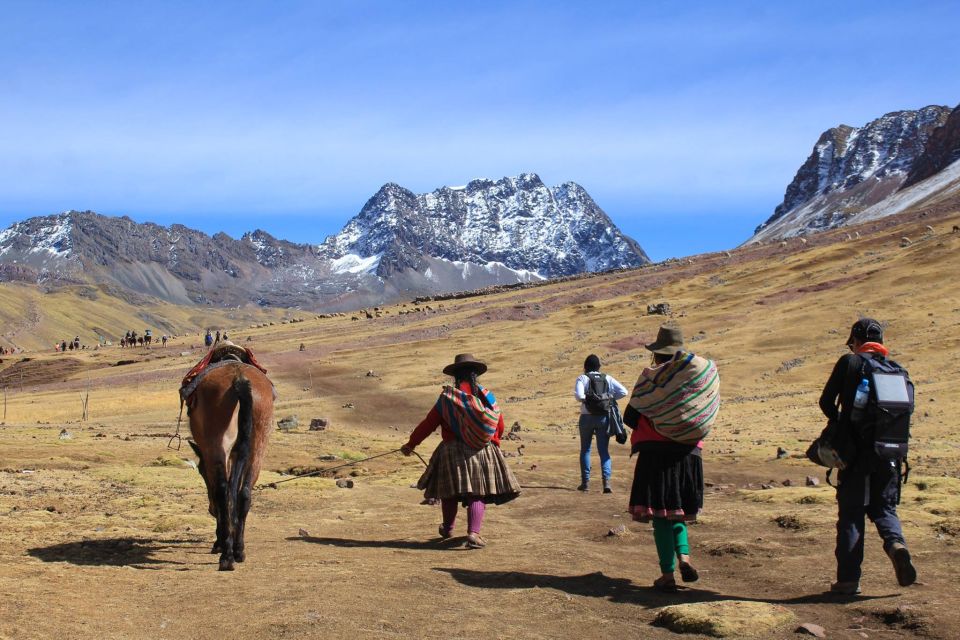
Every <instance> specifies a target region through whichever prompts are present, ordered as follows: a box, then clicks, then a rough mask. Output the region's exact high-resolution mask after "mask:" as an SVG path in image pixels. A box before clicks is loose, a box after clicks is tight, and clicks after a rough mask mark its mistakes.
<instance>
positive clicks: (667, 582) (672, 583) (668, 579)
mask: <svg viewBox="0 0 960 640" xmlns="http://www.w3.org/2000/svg"><path fill="white" fill-rule="evenodd" d="M653 588H654V589H656V590H657V591H662V592H664V593H676V592H677V591H679V587H677V581H676V579H675V578H674V577H673V576H660V577H659V578H657V579H656V580H654V581H653Z"/></svg>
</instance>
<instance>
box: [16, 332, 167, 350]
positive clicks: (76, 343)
mask: <svg viewBox="0 0 960 640" xmlns="http://www.w3.org/2000/svg"><path fill="white" fill-rule="evenodd" d="M169 339H170V336H168V335H166V334H163V335H162V336H160V340H159V343H160V344H161V345H162V346H164V347H165V346H167V341H168V340H169ZM119 342H120V347H121V348H126V347H136V346H141V347H149V346H151V344H153V330H152V329H145V330H144V332H143V333H142V334H138V333H137V332H136V331H133V330H131V331H127V332H126V333H125V334H124V335H123V336H122V337H121V338H120V341H119ZM101 344H109V343H107V342H106V338H104V337H103V336H100V337H99V341H98V343H97V344H96V345H95V347H94V349H99V348H100V346H101ZM86 348H87V345H85V344H81V342H80V336H76V337H74V338H73V340H61V341H60V342H57V343H55V344H54V345H53V349H54V351H56V352H58V353H63V352H66V351H77V350H80V349H86ZM3 353H4V352H3V351H0V354H3ZM6 353H12V351H11V350H9V349H8V350H7V351H6Z"/></svg>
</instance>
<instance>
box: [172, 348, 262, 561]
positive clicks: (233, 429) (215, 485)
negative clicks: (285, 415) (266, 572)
mask: <svg viewBox="0 0 960 640" xmlns="http://www.w3.org/2000/svg"><path fill="white" fill-rule="evenodd" d="M188 406H189V411H188V412H187V415H188V416H189V417H190V432H191V434H192V435H193V441H191V442H190V446H191V447H193V451H194V452H195V453H196V454H197V457H198V458H200V462H199V464H198V466H197V468H198V469H199V471H200V475H202V476H203V480H204V483H205V484H206V485H207V498H208V500H209V510H210V515H212V516H214V517H215V518H216V519H217V541H216V542H215V543H214V545H213V549H211V553H217V552H219V553H220V570H221V571H232V570H233V568H234V567H233V563H234V561H236V562H243V560H244V558H245V557H246V552H245V550H244V541H243V531H244V526H245V524H246V521H247V513H249V511H250V502H251V498H252V493H253V485H254V483H255V482H256V481H257V478H258V477H259V476H260V465H261V463H262V461H263V453H264V450H265V449H266V445H267V436H268V435H269V434H270V431H271V430H272V429H271V428H272V426H273V385H272V384H271V383H270V380H269V379H268V378H267V376H266V375H265V374H263V373H262V372H261V371H260V370H259V369H257V368H256V367H253V366H251V365H247V364H242V363H240V362H236V363H233V362H230V363H228V364H225V365H222V366H219V367H218V368H215V369H211V370H209V371H208V372H207V373H205V374H203V377H202V379H201V380H200V382H199V383H198V384H197V387H196V391H195V392H194V393H193V394H192V395H191V396H190V399H189V401H188Z"/></svg>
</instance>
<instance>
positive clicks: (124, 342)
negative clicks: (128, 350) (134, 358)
mask: <svg viewBox="0 0 960 640" xmlns="http://www.w3.org/2000/svg"><path fill="white" fill-rule="evenodd" d="M126 346H127V336H123V337H122V338H120V348H121V349H123V348H124V347H126Z"/></svg>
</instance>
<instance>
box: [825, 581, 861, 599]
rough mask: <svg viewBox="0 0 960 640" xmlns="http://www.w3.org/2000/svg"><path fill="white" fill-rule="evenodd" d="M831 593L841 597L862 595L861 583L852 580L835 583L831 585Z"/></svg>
mask: <svg viewBox="0 0 960 640" xmlns="http://www.w3.org/2000/svg"><path fill="white" fill-rule="evenodd" d="M830 593H835V594H837V595H841V596H855V595H857V594H859V593H860V581H859V580H851V581H849V582H834V583H833V584H832V585H830Z"/></svg>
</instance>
